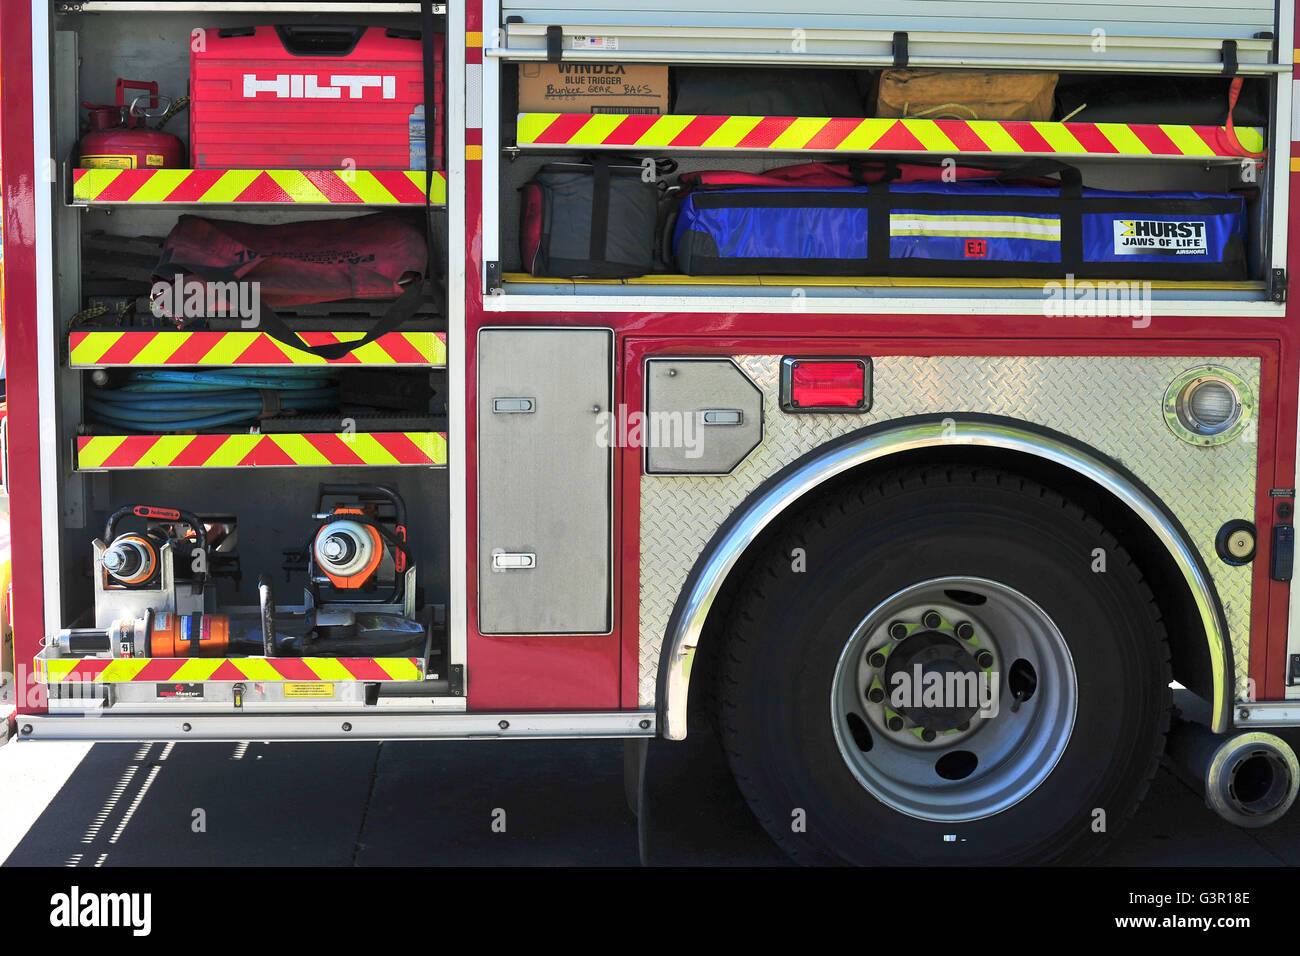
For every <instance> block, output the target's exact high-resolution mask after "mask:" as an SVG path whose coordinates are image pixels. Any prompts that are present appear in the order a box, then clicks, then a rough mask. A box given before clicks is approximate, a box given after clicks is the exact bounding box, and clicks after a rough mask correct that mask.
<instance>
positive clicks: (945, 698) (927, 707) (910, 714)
mask: <svg viewBox="0 0 1300 956" xmlns="http://www.w3.org/2000/svg"><path fill="white" fill-rule="evenodd" d="M979 674H980V668H979V667H978V665H977V664H976V663H975V658H974V657H972V656H971V654H970V653H969V651H968V650H967V649H966V647H964V646H963V645H962V643H961V642H960V641H958V640H957V639H956V638H955V637H952V636H950V635H948V634H944V633H942V632H940V631H921V632H919V633H912V634H910V635H908V637H907V638H905V639H904V640H903V641H902V642H901V643H900V644H899V645H898V647H897V649H896V650H895V651H894V652H893V653H891V654H890V655H889V659H888V661H887V662H886V664H885V686H886V687H888V688H890V690H891V693H890V695H889V701H890V704H891V706H892V707H893V709H894V711H896V712H897V713H898V714H900V715H901V716H903V717H904V718H905V719H906V720H908V721H909V722H911V723H913V724H915V725H916V726H918V727H920V728H921V729H922V731H925V730H930V731H933V732H934V733H935V734H942V733H947V732H948V731H950V730H964V729H966V726H967V725H968V724H969V723H970V721H971V719H972V718H973V717H974V716H975V715H976V714H977V713H979V703H978V700H975V701H971V700H969V698H968V695H966V694H964V693H963V694H960V695H958V694H954V693H953V690H954V689H955V688H966V687H970V686H975V683H976V682H977V681H978V679H979ZM936 690H937V691H938V692H937V693H934V692H933V691H936ZM927 692H930V693H928V694H927ZM927 698H928V699H927ZM935 698H938V701H939V702H938V703H935V702H934V699H935ZM959 698H960V699H959ZM963 704H964V706H963Z"/></svg>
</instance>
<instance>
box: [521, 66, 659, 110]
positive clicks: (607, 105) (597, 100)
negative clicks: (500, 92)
mask: <svg viewBox="0 0 1300 956" xmlns="http://www.w3.org/2000/svg"><path fill="white" fill-rule="evenodd" d="M519 112H521V113H646V114H662V113H667V112H668V67H666V66H645V65H642V64H633V63H521V64H520V65H519Z"/></svg>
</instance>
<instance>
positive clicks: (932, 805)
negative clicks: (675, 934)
mask: <svg viewBox="0 0 1300 956" xmlns="http://www.w3.org/2000/svg"><path fill="white" fill-rule="evenodd" d="M723 637H724V640H725V641H726V646H725V647H724V648H723V655H722V656H723V661H722V665H721V667H720V669H719V674H718V677H719V688H718V697H719V702H720V705H721V714H720V724H721V727H722V735H723V741H724V744H725V746H726V749H727V752H728V756H729V759H730V762H731V766H732V770H733V772H734V774H735V776H736V779H737V782H738V784H739V786H740V788H741V790H742V792H743V793H744V794H745V796H746V799H747V800H748V802H749V804H750V806H751V807H752V809H753V810H754V813H755V815H756V816H757V817H758V819H759V820H760V821H761V822H762V824H763V825H764V827H765V828H766V829H767V830H768V832H769V833H770V834H771V835H772V837H773V838H774V839H775V840H776V841H777V843H778V844H780V845H781V846H782V847H783V848H785V849H786V851H787V852H788V853H789V854H790V855H791V856H792V857H793V858H794V859H796V860H798V861H800V862H805V863H813V864H824V863H851V864H863V865H866V864H893V865H897V864H918V865H935V864H992V865H1002V864H1048V863H1065V862H1069V863H1077V862H1081V861H1084V860H1086V859H1089V858H1091V857H1092V856H1094V855H1096V854H1097V853H1098V852H1100V851H1101V849H1102V848H1103V847H1104V846H1105V844H1106V843H1107V842H1108V840H1109V839H1110V838H1111V837H1112V836H1113V835H1114V834H1115V832H1116V831H1118V830H1119V829H1120V828H1121V825H1122V824H1123V823H1124V822H1126V821H1127V820H1128V819H1129V818H1130V817H1131V816H1132V815H1133V814H1134V812H1135V811H1136V810H1137V807H1138V804H1139V803H1140V801H1141V799H1142V797H1143V796H1145V794H1146V791H1147V788H1148V787H1149V786H1150V782H1151V779H1152V777H1153V775H1154V774H1155V771H1156V767H1157V765H1158V762H1159V759H1160V755H1161V753H1162V752H1163V749H1164V738H1165V733H1166V731H1167V730H1168V726H1169V716H1170V692H1169V686H1168V685H1169V680H1170V676H1169V652H1168V645H1167V642H1166V638H1165V631H1164V627H1163V625H1162V623H1161V618H1160V613H1159V609H1158V608H1157V606H1156V603H1155V601H1154V598H1153V596H1152V594H1151V591H1150V589H1149V588H1148V587H1147V585H1146V583H1145V582H1144V580H1143V577H1142V574H1141V572H1140V570H1139V569H1138V567H1137V565H1135V564H1134V562H1133V560H1132V559H1131V557H1130V556H1129V555H1128V554H1127V553H1126V552H1125V551H1124V549H1123V548H1122V547H1121V546H1120V545H1119V543H1118V541H1117V540H1116V539H1115V538H1114V537H1113V536H1112V535H1111V534H1110V533H1109V532H1107V530H1106V529H1105V528H1104V527H1103V525H1102V524H1101V522H1100V521H1098V520H1097V519H1096V518H1095V517H1093V516H1092V515H1091V514H1089V513H1088V512H1086V511H1085V510H1084V509H1083V508H1081V507H1079V506H1078V505H1077V504H1075V503H1073V502H1072V501H1070V500H1068V499H1067V498H1065V497H1063V496H1062V495H1060V494H1058V493H1057V492H1055V491H1053V490H1051V489H1049V488H1046V487H1043V486H1042V485H1039V484H1036V483H1034V482H1033V481H1030V480H1027V479H1025V478H1023V477H1020V476H1017V475H1014V474H1011V473H1008V472H1005V471H999V470H992V469H985V468H973V467H970V466H939V465H932V466H926V467H916V468H909V469H901V470H896V471H891V472H889V473H887V474H881V475H877V476H873V477H871V478H870V479H866V480H863V481H861V482H859V483H855V484H851V485H841V486H839V487H838V488H836V489H834V490H832V491H829V492H826V493H823V494H822V495H820V496H818V497H817V498H816V500H814V501H812V502H811V503H809V504H807V505H805V506H803V507H801V508H799V509H798V510H797V511H796V513H795V514H794V515H793V517H792V518H791V519H790V520H788V521H784V522H783V523H782V524H781V526H780V527H779V528H778V529H777V530H776V531H775V532H774V534H773V535H772V537H771V538H770V539H768V543H767V544H766V546H765V550H764V551H763V552H762V553H761V554H760V555H759V557H758V558H757V560H756V562H755V564H754V565H753V566H752V570H751V572H750V574H749V576H748V578H747V580H746V581H745V582H744V584H743V586H742V589H741V593H740V594H739V596H738V598H737V601H736V603H735V604H734V605H733V608H732V612H731V615H730V618H729V621H728V623H727V626H726V628H725V632H724V635H723ZM899 675H903V676H902V677H901V678H900V676H899ZM932 675H933V676H932ZM950 675H951V676H950ZM936 681H938V682H940V683H939V685H938V686H940V687H941V688H942V692H939V691H935V696H927V694H928V693H929V692H930V691H932V690H934V689H935V686H936ZM881 691H884V692H885V693H884V697H883V700H881V699H880V697H881V693H880V692H881ZM963 691H965V694H964V696H963ZM873 692H874V693H873ZM995 693H996V695H997V696H996V698H995V697H994V696H993V695H994V694H995ZM980 695H982V696H980ZM973 707H974V708H976V709H973Z"/></svg>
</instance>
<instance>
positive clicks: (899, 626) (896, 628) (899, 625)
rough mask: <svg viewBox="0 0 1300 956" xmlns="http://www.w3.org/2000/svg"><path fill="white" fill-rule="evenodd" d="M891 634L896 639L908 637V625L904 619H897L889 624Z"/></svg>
mask: <svg viewBox="0 0 1300 956" xmlns="http://www.w3.org/2000/svg"><path fill="white" fill-rule="evenodd" d="M889 636H890V637H892V638H893V639H894V640H896V641H901V640H902V639H903V638H905V637H907V625H906V624H904V623H903V622H902V621H895V622H894V623H893V624H891V625H889Z"/></svg>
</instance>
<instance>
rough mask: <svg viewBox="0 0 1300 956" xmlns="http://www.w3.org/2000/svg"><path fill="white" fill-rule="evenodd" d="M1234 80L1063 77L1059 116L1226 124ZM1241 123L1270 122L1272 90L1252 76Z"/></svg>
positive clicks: (1237, 115) (1239, 105) (1239, 111)
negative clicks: (1229, 95) (1269, 94)
mask: <svg viewBox="0 0 1300 956" xmlns="http://www.w3.org/2000/svg"><path fill="white" fill-rule="evenodd" d="M1231 82H1232V81H1231V80H1230V79H1229V78H1227V77H1220V76H1143V77H1141V78H1134V77H1129V76H1126V77H1110V76H1063V77H1061V79H1060V82H1058V83H1057V84H1056V109H1057V117H1058V118H1059V119H1066V118H1067V117H1068V120H1069V122H1072V123H1185V124H1187V125H1189V126H1223V125H1224V124H1225V123H1226V122H1227V120H1228V94H1229V91H1230V86H1231ZM1232 118H1233V122H1234V123H1235V124H1236V125H1237V126H1267V125H1268V88H1267V87H1266V86H1265V84H1264V81H1263V80H1262V79H1259V78H1256V77H1250V78H1246V79H1245V80H1244V82H1243V84H1242V86H1241V93H1240V96H1239V97H1238V99H1237V102H1236V105H1235V108H1234V109H1233V111H1232Z"/></svg>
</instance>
